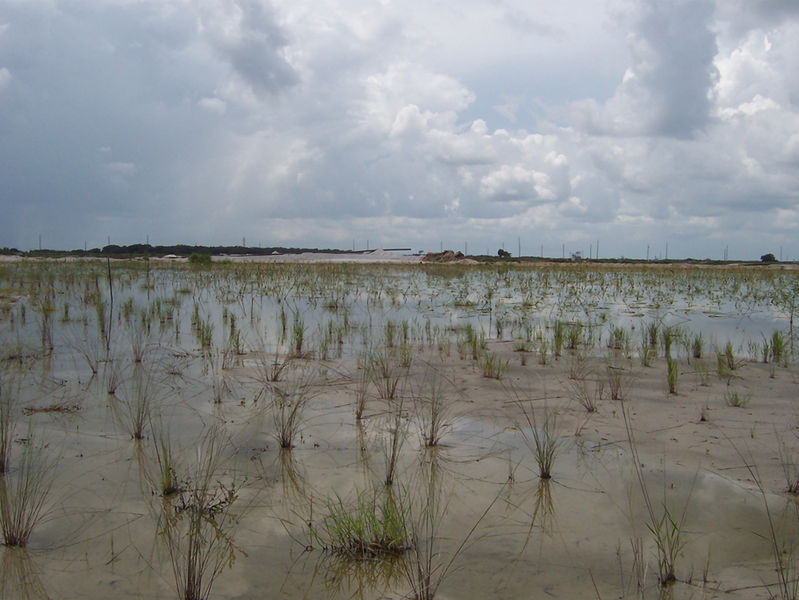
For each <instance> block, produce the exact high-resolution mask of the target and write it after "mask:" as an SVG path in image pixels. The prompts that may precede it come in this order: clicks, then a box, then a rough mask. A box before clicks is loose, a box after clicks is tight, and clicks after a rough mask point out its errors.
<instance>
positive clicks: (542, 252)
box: [541, 244, 544, 258]
mask: <svg viewBox="0 0 799 600" xmlns="http://www.w3.org/2000/svg"><path fill="white" fill-rule="evenodd" d="M541 258H544V244H541Z"/></svg>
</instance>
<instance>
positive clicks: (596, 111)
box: [575, 0, 718, 137]
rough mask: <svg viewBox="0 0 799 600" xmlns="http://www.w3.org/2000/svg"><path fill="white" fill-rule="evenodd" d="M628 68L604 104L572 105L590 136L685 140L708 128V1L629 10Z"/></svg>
mask: <svg viewBox="0 0 799 600" xmlns="http://www.w3.org/2000/svg"><path fill="white" fill-rule="evenodd" d="M631 12H632V14H633V17H632V26H631V31H630V33H629V34H628V47H629V51H630V58H631V64H630V65H629V66H628V67H627V69H626V70H625V72H624V77H623V79H622V81H621V83H620V84H619V86H618V88H617V89H616V92H615V94H614V95H613V97H612V98H610V99H609V100H608V101H607V102H606V103H604V104H600V103H598V102H596V101H595V100H588V101H584V102H578V103H575V109H576V112H577V113H578V118H579V119H580V120H581V121H582V126H583V127H585V128H586V129H587V130H589V131H591V132H592V133H601V134H613V135H664V136H674V137H687V136H691V135H693V134H694V133H695V132H697V131H699V130H701V129H703V128H704V127H706V126H707V125H708V123H709V120H710V116H711V108H712V91H713V86H714V84H715V82H716V81H717V78H718V73H717V69H716V67H715V65H714V63H713V59H714V57H715V55H716V41H715V36H714V34H713V32H712V31H711V29H710V26H709V25H710V20H711V18H712V16H713V4H712V3H711V2H709V1H707V0H696V1H693V0H691V1H689V0H667V1H664V2H657V3H650V2H642V3H640V4H634V5H633V6H632V7H631Z"/></svg>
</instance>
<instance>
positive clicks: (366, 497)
mask: <svg viewBox="0 0 799 600" xmlns="http://www.w3.org/2000/svg"><path fill="white" fill-rule="evenodd" d="M408 518H409V512H408V507H407V505H406V501H405V496H404V495H403V494H398V493H396V492H394V491H393V490H391V489H389V490H388V491H386V490H372V492H371V493H367V492H361V493H359V494H358V495H357V498H356V500H355V502H353V503H345V502H344V500H342V499H341V498H340V497H339V496H336V498H335V500H330V501H328V503H327V514H326V515H325V517H324V518H323V519H322V523H321V525H320V526H319V527H318V528H314V529H313V531H312V533H313V536H314V538H315V539H316V541H317V542H318V543H319V545H320V546H321V547H322V548H323V549H324V550H325V551H326V552H331V553H333V554H337V555H340V556H344V557H346V558H349V559H352V560H372V559H376V558H384V557H395V556H399V555H401V554H402V553H403V552H405V551H407V550H408V549H409V548H410V532H409V527H408Z"/></svg>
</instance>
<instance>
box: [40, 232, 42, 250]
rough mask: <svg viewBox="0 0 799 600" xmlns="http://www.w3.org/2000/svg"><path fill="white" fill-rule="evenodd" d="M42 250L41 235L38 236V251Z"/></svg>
mask: <svg viewBox="0 0 799 600" xmlns="http://www.w3.org/2000/svg"><path fill="white" fill-rule="evenodd" d="M41 249H42V234H41V233H40V234H39V250H41Z"/></svg>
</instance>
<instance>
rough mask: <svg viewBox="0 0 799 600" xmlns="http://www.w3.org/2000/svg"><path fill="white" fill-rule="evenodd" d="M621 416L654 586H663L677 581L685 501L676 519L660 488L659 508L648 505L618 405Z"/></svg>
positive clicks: (627, 421)
mask: <svg viewBox="0 0 799 600" xmlns="http://www.w3.org/2000/svg"><path fill="white" fill-rule="evenodd" d="M622 416H623V417H624V427H625V429H626V431H627V440H628V443H629V445H630V454H631V456H632V459H633V468H634V470H635V475H636V478H637V479H638V486H639V488H640V490H641V494H642V496H643V498H644V506H645V507H646V513H647V519H648V520H647V523H646V527H647V529H648V530H649V533H650V534H651V535H652V538H653V541H654V543H655V547H656V549H657V561H658V583H659V584H660V585H661V586H666V585H669V584H671V583H674V582H675V581H676V580H677V575H676V571H675V568H676V563H677V558H678V557H679V555H680V553H681V552H682V550H683V548H684V547H685V544H686V542H685V540H684V539H683V533H684V531H683V528H684V525H685V518H686V515H687V512H688V501H687V500H686V503H685V506H684V507H683V510H682V513H681V514H680V515H679V516H677V515H675V513H674V512H673V511H672V510H671V509H670V508H669V506H668V505H667V504H666V499H665V489H664V499H663V503H662V506H661V507H660V510H659V511H658V510H656V508H655V505H654V503H653V502H652V498H651V496H650V495H649V488H648V487H647V484H646V480H645V478H644V471H643V466H642V463H641V459H640V457H639V456H638V446H637V445H636V442H635V436H634V434H633V429H632V424H631V422H630V417H629V415H628V414H627V408H626V407H625V406H622ZM694 483H696V479H694ZM664 485H665V484H664ZM689 498H690V494H689Z"/></svg>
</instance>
